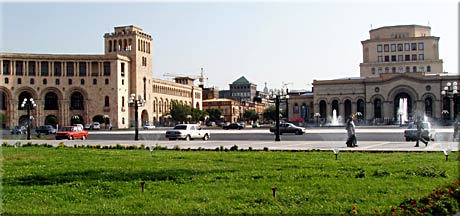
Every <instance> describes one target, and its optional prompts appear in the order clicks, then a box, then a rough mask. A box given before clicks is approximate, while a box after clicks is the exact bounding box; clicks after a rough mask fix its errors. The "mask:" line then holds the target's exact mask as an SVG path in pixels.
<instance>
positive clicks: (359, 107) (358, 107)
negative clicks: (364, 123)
mask: <svg viewBox="0 0 460 216" xmlns="http://www.w3.org/2000/svg"><path fill="white" fill-rule="evenodd" d="M356 111H357V112H360V113H361V114H362V116H365V113H364V111H365V103H364V100H363V99H359V100H358V101H357V102H356Z"/></svg>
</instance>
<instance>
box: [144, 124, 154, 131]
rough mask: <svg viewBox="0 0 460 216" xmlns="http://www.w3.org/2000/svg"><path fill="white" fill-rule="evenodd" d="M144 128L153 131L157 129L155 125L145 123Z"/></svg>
mask: <svg viewBox="0 0 460 216" xmlns="http://www.w3.org/2000/svg"><path fill="white" fill-rule="evenodd" d="M143 128H144V129H145V130H153V129H155V125H153V124H152V123H145V124H144V126H143Z"/></svg>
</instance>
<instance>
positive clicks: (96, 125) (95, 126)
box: [93, 122, 101, 130]
mask: <svg viewBox="0 0 460 216" xmlns="http://www.w3.org/2000/svg"><path fill="white" fill-rule="evenodd" d="M99 129H101V124H100V123H99V122H94V123H93V130H99Z"/></svg>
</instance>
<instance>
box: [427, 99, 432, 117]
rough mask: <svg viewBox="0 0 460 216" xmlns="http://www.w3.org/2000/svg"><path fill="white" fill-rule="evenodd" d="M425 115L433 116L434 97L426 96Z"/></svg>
mask: <svg viewBox="0 0 460 216" xmlns="http://www.w3.org/2000/svg"><path fill="white" fill-rule="evenodd" d="M425 115H426V116H428V117H433V99H431V97H427V98H425Z"/></svg>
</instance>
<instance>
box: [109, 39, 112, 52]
mask: <svg viewBox="0 0 460 216" xmlns="http://www.w3.org/2000/svg"><path fill="white" fill-rule="evenodd" d="M109 52H112V41H111V40H109Z"/></svg>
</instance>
